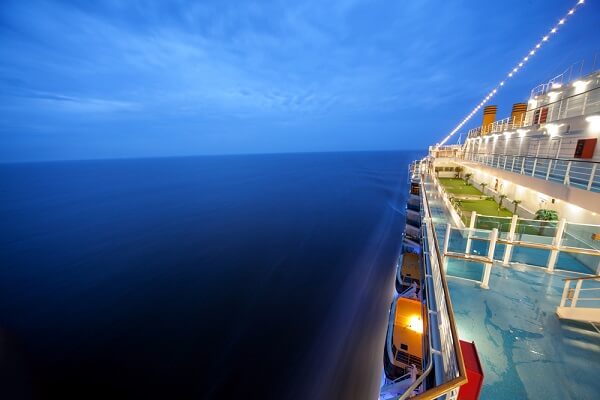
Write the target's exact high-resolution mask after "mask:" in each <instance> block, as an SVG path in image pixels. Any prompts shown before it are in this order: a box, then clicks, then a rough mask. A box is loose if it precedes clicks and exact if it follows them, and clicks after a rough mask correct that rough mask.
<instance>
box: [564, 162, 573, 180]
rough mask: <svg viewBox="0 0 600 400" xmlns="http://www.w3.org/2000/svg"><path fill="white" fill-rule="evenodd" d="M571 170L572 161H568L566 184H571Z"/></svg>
mask: <svg viewBox="0 0 600 400" xmlns="http://www.w3.org/2000/svg"><path fill="white" fill-rule="evenodd" d="M570 172H571V161H569V162H568V163H567V170H566V171H565V180H564V181H563V184H564V185H568V184H569V173H570Z"/></svg>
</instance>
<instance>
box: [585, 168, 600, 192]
mask: <svg viewBox="0 0 600 400" xmlns="http://www.w3.org/2000/svg"><path fill="white" fill-rule="evenodd" d="M597 165H598V164H596V163H594V165H593V166H592V172H591V173H590V180H589V181H588V186H587V190H591V189H592V183H594V175H595V174H596V166H597Z"/></svg>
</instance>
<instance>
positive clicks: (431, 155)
mask: <svg viewBox="0 0 600 400" xmlns="http://www.w3.org/2000/svg"><path fill="white" fill-rule="evenodd" d="M586 65H592V63H588V64H586ZM585 69H586V68H584V64H576V65H574V66H572V67H570V68H569V69H567V71H565V73H562V74H560V75H558V76H556V77H554V78H552V79H550V80H549V81H547V82H543V83H540V84H539V85H538V86H535V87H534V88H533V89H532V90H531V93H530V94H529V100H528V102H526V103H525V102H517V103H515V104H507V105H501V104H500V105H488V106H486V107H485V108H483V120H482V121H481V124H480V126H477V127H475V128H473V129H471V130H470V131H468V133H467V134H466V140H465V141H464V143H458V144H452V145H434V146H431V147H430V148H429V151H428V154H427V156H426V157H424V158H423V159H421V160H415V161H414V162H413V163H412V164H411V165H410V168H409V181H410V189H409V197H408V200H407V205H406V228H405V233H404V237H403V242H402V249H401V255H400V258H399V260H398V263H397V275H396V282H395V286H396V294H395V296H394V299H393V301H392V303H391V305H390V318H389V325H388V330H387V337H386V343H385V344H384V349H383V350H384V357H383V360H382V361H383V364H384V367H383V372H382V379H381V389H380V396H379V398H380V399H382V400H383V399H406V398H414V399H464V400H466V399H476V398H485V399H494V400H495V399H526V398H528V399H598V398H600V379H598V377H600V145H598V139H599V137H600V70H598V69H596V68H595V65H594V66H593V67H591V68H589V69H588V71H587V72H584V70H585ZM534 84H535V83H534ZM532 86H533V85H532ZM523 97H524V98H526V95H525V96H523ZM499 114H500V117H502V118H500V117H498V115H499Z"/></svg>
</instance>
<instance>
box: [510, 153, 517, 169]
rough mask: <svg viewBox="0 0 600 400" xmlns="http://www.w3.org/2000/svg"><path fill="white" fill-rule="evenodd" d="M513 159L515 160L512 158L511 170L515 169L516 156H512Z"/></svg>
mask: <svg viewBox="0 0 600 400" xmlns="http://www.w3.org/2000/svg"><path fill="white" fill-rule="evenodd" d="M512 159H513V160H512V164H511V166H510V172H513V171H514V169H515V160H516V158H515V156H512Z"/></svg>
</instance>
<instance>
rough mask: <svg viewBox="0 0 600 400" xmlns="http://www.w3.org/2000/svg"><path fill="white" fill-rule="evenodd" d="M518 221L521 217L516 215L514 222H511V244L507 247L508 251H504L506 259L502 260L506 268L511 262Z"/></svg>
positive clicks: (509, 235)
mask: <svg viewBox="0 0 600 400" xmlns="http://www.w3.org/2000/svg"><path fill="white" fill-rule="evenodd" d="M518 219H519V216H518V215H517V214H514V215H513V216H512V220H511V221H510V231H509V232H508V240H509V241H510V243H511V244H507V245H506V249H505V250H504V259H503V260H502V265H504V266H505V267H506V266H508V263H509V262H510V258H511V256H512V249H513V245H512V242H513V240H515V231H516V230H517V220H518Z"/></svg>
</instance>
